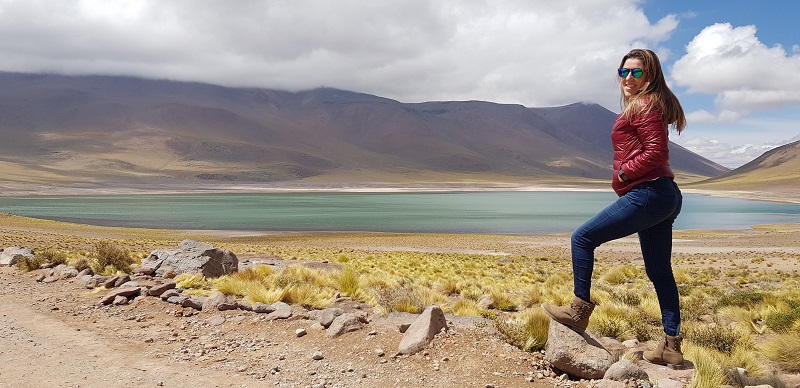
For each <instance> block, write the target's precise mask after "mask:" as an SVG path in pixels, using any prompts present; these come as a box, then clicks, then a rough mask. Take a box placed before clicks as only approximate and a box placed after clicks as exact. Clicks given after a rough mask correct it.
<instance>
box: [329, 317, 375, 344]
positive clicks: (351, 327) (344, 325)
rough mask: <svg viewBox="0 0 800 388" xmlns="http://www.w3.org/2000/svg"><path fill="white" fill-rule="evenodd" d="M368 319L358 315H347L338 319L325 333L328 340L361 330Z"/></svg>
mask: <svg viewBox="0 0 800 388" xmlns="http://www.w3.org/2000/svg"><path fill="white" fill-rule="evenodd" d="M365 323H366V318H365V317H364V316H363V315H362V314H358V313H345V314H342V315H339V316H338V317H336V319H334V320H333V323H331V325H330V327H328V329H327V330H326V331H325V335H327V336H328V338H336V337H338V336H340V335H342V334H344V333H349V332H351V331H356V330H360V329H361V328H362V327H364V324H365Z"/></svg>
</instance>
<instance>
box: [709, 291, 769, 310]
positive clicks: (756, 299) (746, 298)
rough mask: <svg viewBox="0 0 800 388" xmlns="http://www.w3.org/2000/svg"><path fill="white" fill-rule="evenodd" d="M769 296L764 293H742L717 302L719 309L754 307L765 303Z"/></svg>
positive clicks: (725, 297) (727, 296)
mask: <svg viewBox="0 0 800 388" xmlns="http://www.w3.org/2000/svg"><path fill="white" fill-rule="evenodd" d="M768 296H769V294H767V293H764V292H740V293H736V294H731V295H726V296H723V297H722V298H721V299H720V300H719V302H717V306H716V307H717V308H719V307H723V306H739V307H752V306H754V305H756V304H759V303H761V302H763V301H764V299H766V298H767V297H768Z"/></svg>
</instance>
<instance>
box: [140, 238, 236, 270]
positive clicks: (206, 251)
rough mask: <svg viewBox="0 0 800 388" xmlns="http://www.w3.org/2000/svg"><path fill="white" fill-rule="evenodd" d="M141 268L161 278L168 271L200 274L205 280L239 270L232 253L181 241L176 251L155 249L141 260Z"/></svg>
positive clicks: (188, 241) (206, 245)
mask: <svg viewBox="0 0 800 388" xmlns="http://www.w3.org/2000/svg"><path fill="white" fill-rule="evenodd" d="M141 268H147V269H150V270H152V271H153V273H154V274H155V275H156V276H163V275H164V273H166V272H168V271H174V272H175V273H176V274H182V273H200V274H202V275H203V276H205V277H207V278H215V277H219V276H222V275H227V274H231V273H234V272H237V271H238V270H239V260H238V259H237V258H236V255H234V254H233V252H231V251H228V250H225V249H219V248H215V247H214V246H213V245H211V244H206V243H202V242H198V241H192V240H183V241H182V242H181V243H180V244H178V247H177V249H172V250H163V249H157V250H154V251H153V252H151V253H150V256H148V257H147V258H145V259H143V260H142V265H141Z"/></svg>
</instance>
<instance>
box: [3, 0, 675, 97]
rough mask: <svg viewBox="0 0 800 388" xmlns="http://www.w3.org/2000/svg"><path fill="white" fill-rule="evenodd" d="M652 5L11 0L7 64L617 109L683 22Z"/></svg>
mask: <svg viewBox="0 0 800 388" xmlns="http://www.w3.org/2000/svg"><path fill="white" fill-rule="evenodd" d="M640 3H641V1H640V0H574V1H570V2H553V1H549V0H536V1H534V0H515V1H512V0H509V1H502V2H495V1H484V0H469V1H459V2H453V1H446V0H384V1H361V0H337V1H328V0H295V1H272V0H261V1H242V2H222V1H212V0H170V1H161V0H139V1H121V0H75V1H48V0H0V34H2V36H3V39H2V40H0V70H5V71H21V72H58V73H67V74H116V75H133V76H143V77H151V78H166V79H173V80H183V81H200V82H209V83H215V84H221V85H226V86H255V87H266V88H278V89H287V90H301V89H308V88H314V87H319V86H331V87H337V88H342V89H349V90H356V91H361V92H366V93H372V94H377V95H381V96H386V97H390V98H395V99H398V100H401V101H407V102H411V101H427V100H437V99H447V100H458V99H463V100H466V99H479V100H489V101H496V102H507V103H522V104H524V105H527V106H552V105H560V104H567V103H572V102H576V101H579V100H583V101H593V102H598V103H601V104H602V105H604V106H606V107H607V108H609V109H612V110H615V109H618V89H617V87H616V77H615V75H614V72H613V69H615V68H616V66H617V65H618V61H619V59H620V58H621V57H622V55H623V54H624V53H625V52H627V51H628V50H629V49H630V48H632V47H637V46H645V47H650V48H653V49H655V50H656V51H658V52H659V54H660V55H663V56H664V57H666V56H668V55H669V53H668V52H667V51H666V50H663V49H660V48H659V44H660V43H661V42H664V41H665V40H666V39H668V38H669V35H670V33H671V32H672V31H673V30H675V28H676V27H677V25H678V20H677V18H676V17H675V16H672V15H670V16H667V17H665V18H663V19H661V20H658V21H655V22H651V21H649V20H648V19H647V17H646V16H645V15H644V13H643V11H642V9H641V8H640ZM606 75H607V76H606Z"/></svg>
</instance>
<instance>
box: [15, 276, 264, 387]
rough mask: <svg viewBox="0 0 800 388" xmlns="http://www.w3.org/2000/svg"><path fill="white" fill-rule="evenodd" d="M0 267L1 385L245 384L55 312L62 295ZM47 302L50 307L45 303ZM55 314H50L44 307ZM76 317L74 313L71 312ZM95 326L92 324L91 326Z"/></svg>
mask: <svg viewBox="0 0 800 388" xmlns="http://www.w3.org/2000/svg"><path fill="white" fill-rule="evenodd" d="M14 272H15V271H14V270H13V269H9V268H2V272H0V284H2V285H3V291H2V293H1V294H0V316H1V317H0V333H2V336H0V381H2V382H0V385H2V386H5V387H20V388H22V387H32V388H33V387H37V388H38V387H85V388H93V387H98V388H100V387H103V388H105V387H108V386H110V385H111V386H113V385H117V383H121V382H124V384H120V386H123V385H124V386H128V387H157V386H165V387H197V386H203V387H246V386H248V383H249V384H250V386H254V384H253V381H248V380H247V379H244V378H242V377H239V376H236V375H230V374H227V373H221V372H218V371H214V370H208V369H205V368H197V367H193V366H191V365H183V366H181V367H179V368H175V367H171V366H170V365H168V364H166V363H164V362H163V361H162V360H158V359H155V358H152V357H147V356H143V353H145V349H144V346H143V345H142V344H141V343H136V342H135V341H131V339H120V338H118V337H117V336H114V335H108V334H106V333H103V332H101V331H99V330H98V329H97V326H94V325H93V323H92V322H91V321H81V320H80V319H62V317H59V316H58V315H57V312H58V310H56V309H60V308H59V307H57V305H59V304H65V303H64V299H63V295H62V296H56V295H55V294H53V291H55V290H54V289H53V288H61V287H54V286H53V285H42V284H39V283H36V282H33V281H32V279H30V278H28V279H25V280H27V282H21V281H19V280H20V279H19V277H20V276H22V275H20V274H19V273H14ZM48 305H49V306H50V307H48ZM48 310H49V311H52V312H53V313H48V312H47V311H48ZM72 318H77V317H72ZM93 326H94V327H93Z"/></svg>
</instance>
